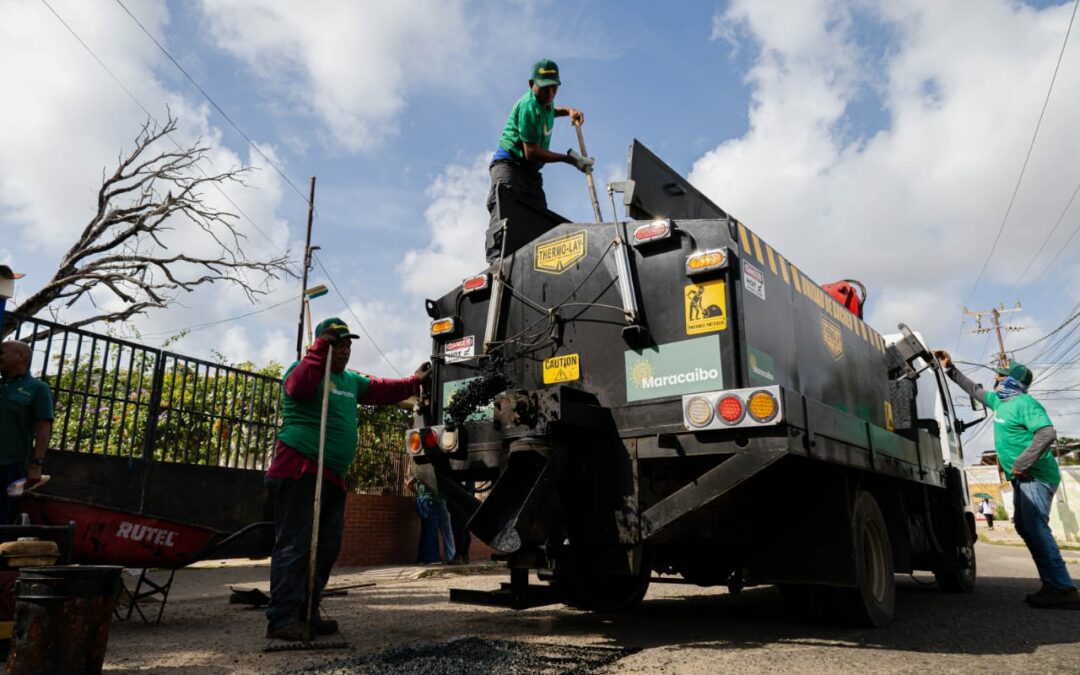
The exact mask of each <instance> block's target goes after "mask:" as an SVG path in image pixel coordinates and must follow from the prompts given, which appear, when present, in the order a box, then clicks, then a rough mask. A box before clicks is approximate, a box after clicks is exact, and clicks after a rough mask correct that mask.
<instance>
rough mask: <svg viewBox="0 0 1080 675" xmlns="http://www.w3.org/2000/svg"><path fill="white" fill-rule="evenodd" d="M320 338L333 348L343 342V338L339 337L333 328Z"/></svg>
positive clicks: (322, 333) (320, 335)
mask: <svg viewBox="0 0 1080 675" xmlns="http://www.w3.org/2000/svg"><path fill="white" fill-rule="evenodd" d="M319 337H321V338H322V339H324V340H326V341H327V342H329V343H330V346H331V347H335V346H337V343H338V342H339V341H340V340H341V338H339V337H338V334H337V331H336V330H334V329H333V328H327V329H326V330H324V331H323V332H321V333H319Z"/></svg>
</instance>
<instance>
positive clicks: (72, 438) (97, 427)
mask: <svg viewBox="0 0 1080 675" xmlns="http://www.w3.org/2000/svg"><path fill="white" fill-rule="evenodd" d="M9 316H13V317H14V318H16V319H17V321H18V324H17V327H16V329H15V332H14V333H13V334H11V335H8V336H6V337H7V339H17V340H23V341H24V342H27V343H29V344H30V346H31V349H32V350H33V357H32V360H31V365H30V368H31V374H32V375H34V376H35V377H38V378H40V379H42V380H44V381H45V382H47V383H48V384H49V386H50V387H51V389H52V393H53V404H54V407H55V409H56V418H55V420H54V421H53V435H52V439H51V442H50V447H52V448H55V449H58V450H66V451H71V452H81V453H93V454H103V455H111V456H119V457H128V458H135V459H145V460H156V461H163V462H177V463H184V464H202V465H209V466H221V467H232V468H242V469H258V470H262V469H265V468H266V466H267V465H268V464H269V461H270V458H271V457H272V456H273V448H274V438H275V435H276V432H277V429H278V425H279V424H280V422H281V380H280V378H278V377H272V376H268V375H264V374H260V373H254V372H250V371H246V370H242V369H239V368H235V367H231V366H226V365H223V364H220V363H213V362H210V361H205V360H202V359H196V358H193V357H190V356H184V355H182V354H176V353H173V352H169V351H165V350H162V349H155V348H152V347H147V346H145V345H140V344H137V343H135V342H131V341H128V340H122V339H118V338H114V337H111V336H107V335H101V334H99V333H93V332H90V331H86V330H82V329H78V328H70V327H67V326H64V325H62V324H58V323H55V322H52V321H46V320H43V319H37V318H34V317H25V316H21V315H18V314H11V313H9ZM409 420H410V416H409V415H408V413H407V412H406V411H403V410H400V409H398V408H394V407H390V406H380V407H368V406H361V407H360V409H359V413H358V421H359V436H360V443H359V448H358V450H357V459H356V462H354V464H353V466H352V469H351V470H350V475H349V478H350V482H351V484H352V485H353V486H354V488H355V489H356V491H358V492H365V493H370V494H388V495H402V494H404V493H405V491H404V485H405V470H406V466H407V461H408V459H407V457H406V456H405V454H404V433H405V430H406V429H407V428H408V427H409V426H410V425H409Z"/></svg>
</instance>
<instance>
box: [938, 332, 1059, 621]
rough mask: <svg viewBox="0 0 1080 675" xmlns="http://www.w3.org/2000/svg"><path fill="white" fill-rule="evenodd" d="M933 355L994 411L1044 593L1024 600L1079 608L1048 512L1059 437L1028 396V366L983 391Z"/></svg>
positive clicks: (1000, 450) (1018, 519) (1023, 532)
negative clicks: (991, 389)
mask: <svg viewBox="0 0 1080 675" xmlns="http://www.w3.org/2000/svg"><path fill="white" fill-rule="evenodd" d="M934 355H935V356H936V357H937V358H938V360H939V361H940V362H941V366H942V367H943V368H945V372H946V373H947V374H948V375H949V377H950V378H952V381H953V382H955V383H956V384H957V385H958V386H959V387H960V388H961V389H963V390H964V391H965V392H966V393H967V394H968V395H969V396H971V397H972V398H974V399H976V400H977V401H980V402H982V403H983V404H984V405H985V406H986V407H987V408H989V409H990V410H992V411H993V412H994V449H995V450H996V451H997V456H998V461H999V462H1000V464H1001V468H1002V469H1003V470H1004V471H1005V477H1006V479H1008V480H1009V481H1010V482H1011V483H1012V488H1013V523H1014V524H1015V526H1016V531H1017V533H1018V534H1019V535H1020V536H1021V537H1022V538H1023V540H1024V543H1025V544H1026V545H1027V548H1028V551H1030V552H1031V557H1032V558H1033V559H1034V560H1035V567H1037V568H1038V570H1039V578H1040V579H1041V580H1042V588H1041V589H1039V591H1038V592H1037V593H1032V594H1031V595H1028V596H1027V602H1028V604H1029V605H1031V606H1032V607H1037V608H1060V609H1080V592H1078V591H1077V589H1076V584H1075V583H1074V582H1073V580H1072V577H1071V576H1069V570H1068V569H1066V567H1065V561H1064V560H1062V558H1061V549H1060V548H1058V545H1057V542H1056V541H1054V534H1053V532H1052V531H1051V530H1050V508H1051V506H1052V505H1053V503H1054V493H1055V492H1057V489H1058V485H1059V484H1060V483H1061V471H1060V470H1059V469H1058V465H1057V461H1055V459H1054V454H1053V451H1052V450H1051V448H1053V444H1054V441H1055V440H1056V439H1057V432H1056V431H1054V425H1053V422H1051V421H1050V416H1049V415H1047V414H1046V409H1045V408H1043V406H1042V404H1041V403H1039V402H1038V401H1036V400H1035V399H1034V397H1032V396H1031V395H1030V394H1029V393H1028V387H1029V386H1030V385H1031V382H1032V380H1033V379H1034V375H1033V374H1032V372H1031V370H1030V369H1028V367H1027V366H1024V365H1021V364H1019V363H1014V364H1012V365H1011V366H1009V368H1008V369H1003V370H998V371H997V375H998V379H997V383H996V384H995V385H994V390H993V391H986V390H985V389H984V388H983V387H982V386H981V385H978V384H975V383H974V382H972V381H971V380H970V379H968V377H967V376H966V375H964V374H963V373H961V372H960V371H959V370H958V369H957V368H956V366H955V365H954V364H953V362H952V358H950V356H949V353H948V352H944V351H935V352H934Z"/></svg>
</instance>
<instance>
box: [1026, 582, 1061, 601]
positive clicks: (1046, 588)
mask: <svg viewBox="0 0 1080 675" xmlns="http://www.w3.org/2000/svg"><path fill="white" fill-rule="evenodd" d="M1053 592H1054V587H1053V586H1048V585H1046V584H1043V585H1042V587H1041V588H1039V590H1037V591H1035V592H1034V593H1028V594H1027V595H1025V596H1024V600H1025V601H1026V602H1031V599H1032V598H1043V597H1044V596H1046V595H1047V594H1048V593H1053Z"/></svg>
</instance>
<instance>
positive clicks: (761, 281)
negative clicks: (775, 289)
mask: <svg viewBox="0 0 1080 675" xmlns="http://www.w3.org/2000/svg"><path fill="white" fill-rule="evenodd" d="M742 272H743V274H742V278H743V286H745V287H746V290H748V291H750V292H751V293H753V294H754V295H756V296H758V297H759V298H761V299H762V300H764V299H765V273H764V272H762V271H761V270H759V269H758V268H756V267H754V266H753V265H751V264H750V263H749V262H747V261H745V260H744V261H743V264H742Z"/></svg>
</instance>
